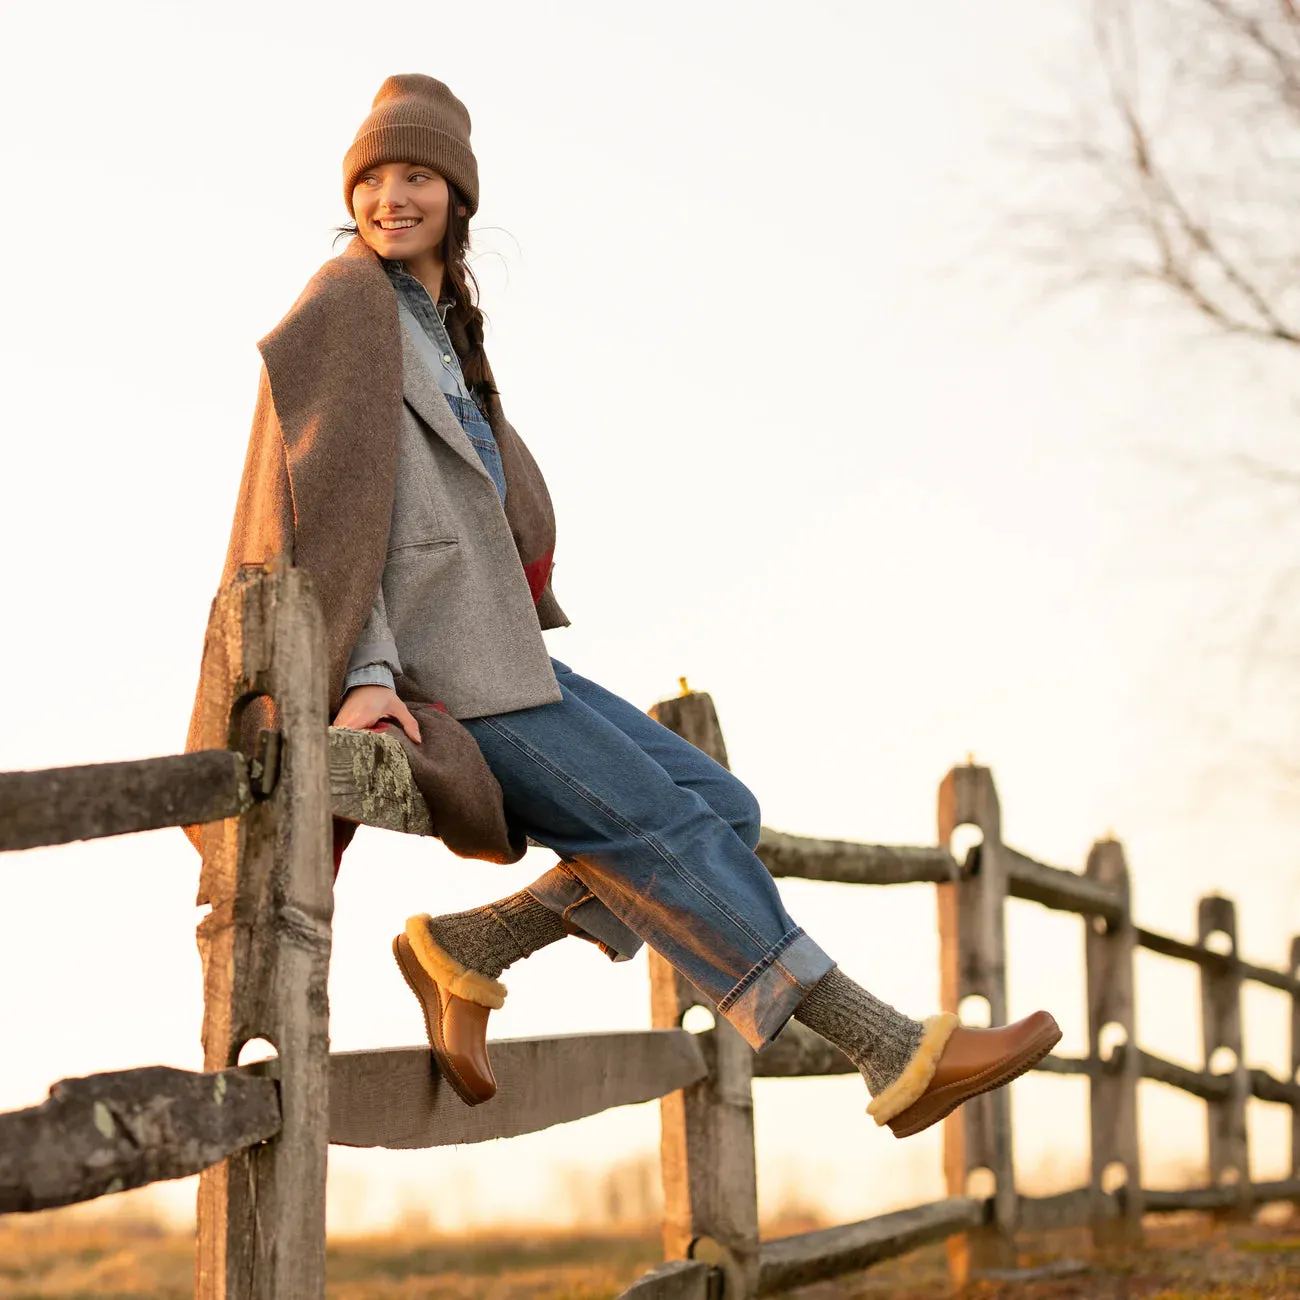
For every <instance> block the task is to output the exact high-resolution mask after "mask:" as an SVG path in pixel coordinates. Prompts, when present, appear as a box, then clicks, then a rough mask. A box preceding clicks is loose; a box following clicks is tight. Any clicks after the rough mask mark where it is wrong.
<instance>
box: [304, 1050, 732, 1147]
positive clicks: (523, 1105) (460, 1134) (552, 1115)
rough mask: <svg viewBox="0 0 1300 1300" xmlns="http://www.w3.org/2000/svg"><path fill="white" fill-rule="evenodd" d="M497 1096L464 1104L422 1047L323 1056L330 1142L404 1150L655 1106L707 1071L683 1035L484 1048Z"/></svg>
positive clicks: (503, 1135) (699, 1054)
mask: <svg viewBox="0 0 1300 1300" xmlns="http://www.w3.org/2000/svg"><path fill="white" fill-rule="evenodd" d="M489 1051H490V1052H491V1055H492V1070H493V1073H494V1074H495V1075H496V1077H497V1083H498V1085H499V1087H498V1092H497V1095H496V1096H495V1097H493V1098H492V1100H491V1101H488V1102H485V1103H484V1104H483V1105H481V1106H466V1105H465V1103H464V1102H463V1101H461V1100H460V1098H459V1097H458V1096H457V1095H456V1094H455V1093H454V1092H452V1090H451V1089H450V1088H449V1087H447V1085H446V1084H445V1083H444V1081H443V1079H442V1078H441V1076H440V1075H439V1074H438V1072H437V1067H436V1066H435V1065H434V1063H433V1055H432V1053H431V1052H430V1051H429V1049H428V1048H427V1047H390V1048H385V1049H383V1050H381V1051H365V1052H334V1053H332V1054H331V1055H330V1128H329V1133H330V1141H331V1142H333V1143H336V1144H338V1145H341V1146H352V1147H389V1148H392V1149H397V1150H406V1149H411V1148H422V1147H441V1146H456V1145H459V1144H460V1143H462V1142H487V1141H491V1140H492V1139H494V1138H508V1137H518V1136H519V1134H521V1133H535V1132H537V1131H538V1130H539V1129H544V1128H550V1127H551V1126H552V1125H554V1124H566V1123H568V1122H569V1121H571V1120H575V1119H582V1118H584V1117H585V1116H587V1115H598V1114H600V1113H601V1112H602V1111H606V1110H610V1109H611V1108H613V1107H615V1106H631V1105H635V1104H636V1103H637V1102H643V1101H652V1100H653V1099H655V1098H656V1097H662V1096H664V1095H665V1094H667V1093H670V1092H672V1091H673V1090H674V1089H676V1088H683V1087H687V1086H689V1085H690V1084H692V1083H695V1082H697V1081H698V1080H700V1079H702V1078H703V1077H704V1075H705V1073H706V1072H707V1066H706V1064H705V1059H704V1055H703V1053H702V1052H701V1050H700V1046H699V1044H698V1042H697V1041H696V1039H695V1035H693V1034H689V1033H687V1032H686V1030H684V1029H672V1030H635V1031H627V1032H618V1033H604V1034H561V1035H557V1036H555V1037H551V1038H503V1039H496V1040H493V1041H492V1042H491V1043H490V1044H489Z"/></svg>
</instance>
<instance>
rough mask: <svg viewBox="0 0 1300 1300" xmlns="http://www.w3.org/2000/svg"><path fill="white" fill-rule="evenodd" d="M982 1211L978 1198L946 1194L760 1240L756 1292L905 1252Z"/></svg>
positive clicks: (970, 1223)
mask: <svg viewBox="0 0 1300 1300" xmlns="http://www.w3.org/2000/svg"><path fill="white" fill-rule="evenodd" d="M985 1213H986V1210H985V1205H984V1203H983V1202H982V1201H977V1200H972V1199H970V1198H968V1197H964V1196H958V1197H949V1198H948V1199H947V1200H944V1201H935V1202H933V1203H932V1204H929V1205H917V1206H914V1207H913V1208H912V1209H908V1210H898V1211H895V1212H894V1213H893V1214H881V1215H878V1216H877V1217H875V1218H872V1219H865V1220H863V1221H862V1222H861V1223H849V1224H845V1225H843V1226H842V1227H838V1228H822V1229H819V1230H818V1231H816V1232H803V1233H800V1234H799V1235H798V1236H794V1237H778V1238H776V1240H774V1241H765V1242H764V1243H763V1246H762V1251H761V1265H760V1269H759V1280H758V1294H759V1295H774V1294H776V1293H777V1292H780V1291H786V1290H789V1289H790V1288H791V1287H796V1286H805V1285H807V1284H808V1283H810V1282H819V1281H823V1280H825V1279H827V1278H833V1277H840V1276H842V1275H843V1274H845V1273H854V1272H857V1271H858V1270H860V1269H864V1268H869V1267H870V1266H871V1265H872V1264H877V1263H879V1262H880V1261H881V1260H882V1259H892V1258H894V1257H895V1256H898V1255H905V1254H907V1252H908V1251H909V1250H915V1249H916V1248H917V1247H918V1246H924V1245H926V1244H927V1243H928V1242H931V1241H941V1240H943V1238H945V1237H951V1236H952V1235H953V1234H954V1233H959V1232H964V1231H968V1230H970V1229H972V1228H976V1227H978V1226H979V1225H980V1224H981V1223H982V1222H983V1221H984V1216H985Z"/></svg>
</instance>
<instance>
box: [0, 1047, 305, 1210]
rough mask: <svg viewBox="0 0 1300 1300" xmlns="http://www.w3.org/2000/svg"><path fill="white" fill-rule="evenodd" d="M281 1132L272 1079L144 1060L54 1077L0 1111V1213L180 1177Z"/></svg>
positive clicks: (68, 1202)
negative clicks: (24, 1102)
mask: <svg viewBox="0 0 1300 1300" xmlns="http://www.w3.org/2000/svg"><path fill="white" fill-rule="evenodd" d="M279 1129H280V1102H279V1098H278V1095H277V1090H276V1087H275V1084H274V1083H272V1082H270V1081H269V1080H266V1079H253V1078H248V1077H247V1076H245V1075H243V1074H241V1073H240V1072H239V1071H238V1070H223V1071H221V1072H220V1073H217V1074H196V1073H194V1072H193V1071H191V1070H175V1069H172V1068H170V1067H169V1066H163V1065H152V1066H146V1067H144V1068H143V1069H139V1070H120V1071H116V1072H114V1073H111V1074H91V1075H87V1076H84V1077H82V1078H76V1079H60V1080H59V1082H58V1083H56V1084H54V1085H53V1086H52V1087H51V1088H50V1095H49V1098H48V1100H46V1101H44V1102H42V1103H41V1104H40V1105H39V1106H32V1107H29V1108H28V1109H27V1110H19V1111H12V1112H10V1113H8V1114H5V1115H0V1214H12V1213H14V1212H15V1211H20V1212H25V1211H29V1210H45V1209H49V1208H50V1207H51V1206H55V1205H72V1204H74V1203H76V1202H78V1201H89V1200H91V1199H92V1198H94V1197H96V1196H104V1195H107V1194H109V1193H111V1192H121V1191H125V1190H126V1189H127V1188H130V1187H143V1186H144V1185H145V1184H146V1183H156V1182H160V1181H162V1180H163V1179H167V1178H185V1177H188V1176H189V1175H190V1174H197V1173H198V1172H199V1171H200V1170H201V1169H206V1168H207V1167H208V1166H209V1165H212V1164H215V1163H216V1162H217V1161H218V1160H221V1159H223V1158H224V1157H226V1156H228V1155H229V1154H230V1153H231V1152H232V1151H238V1150H240V1149H242V1148H243V1147H247V1146H250V1145H251V1144H252V1143H254V1142H262V1141H264V1140H265V1139H267V1138H269V1137H273V1136H274V1135H275V1134H276V1133H278V1132H279Z"/></svg>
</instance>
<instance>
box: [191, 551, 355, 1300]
mask: <svg viewBox="0 0 1300 1300" xmlns="http://www.w3.org/2000/svg"><path fill="white" fill-rule="evenodd" d="M325 671H326V670H325V644H324V630H323V626H322V621H321V615H320V609H319V606H318V605H317V603H316V599H315V596H314V594H313V590H312V585H311V582H310V579H309V578H308V576H307V575H306V574H305V573H304V572H302V571H301V570H298V569H294V568H292V567H289V566H287V565H284V564H280V563H278V564H277V565H276V566H275V567H274V568H273V569H272V570H271V571H266V570H263V569H262V568H261V567H260V566H257V567H251V568H249V567H246V568H243V569H241V570H240V571H239V572H238V573H237V574H236V576H235V578H234V579H233V580H232V581H231V582H230V583H229V584H228V585H227V586H226V587H225V588H224V589H223V590H221V591H220V592H218V593H217V596H216V599H215V600H214V601H213V604H212V614H211V617H210V619H209V623H208V630H207V635H206V638H205V642H204V649H203V664H202V670H201V676H200V682H201V685H200V704H199V728H200V731H199V734H200V739H201V741H202V743H203V744H204V746H205V747H208V748H217V747H219V746H221V745H223V744H226V743H227V742H228V740H229V738H230V737H232V736H239V735H241V732H242V731H244V730H246V729H247V728H246V727H245V723H247V722H248V721H249V720H250V719H254V718H256V716H257V714H256V712H255V711H254V712H248V710H249V708H250V705H252V704H253V703H254V702H256V701H259V699H260V697H269V698H270V699H271V700H272V701H273V702H274V719H275V724H276V725H277V726H278V729H279V732H280V736H281V742H280V764H279V780H278V782H277V784H276V786H275V789H274V790H273V792H272V793H271V795H270V796H269V797H268V798H265V799H262V800H260V801H258V802H256V803H254V804H253V805H252V807H250V808H249V809H248V810H247V811H246V812H245V813H244V814H243V815H242V816H240V817H238V818H228V819H226V820H224V821H221V822H214V823H208V824H207V825H205V826H203V827H202V833H201V840H202V848H203V868H202V872H201V875H200V884H199V896H198V901H199V903H200V904H202V903H208V904H210V905H211V911H210V912H209V913H208V915H207V916H206V917H204V919H203V920H202V921H201V922H200V924H199V928H198V943H199V951H200V954H201V956H202V958H203V969H204V1015H203V1048H204V1065H205V1068H206V1069H208V1070H210V1071H215V1070H223V1069H226V1068H228V1067H230V1066H232V1065H234V1064H235V1063H236V1062H237V1061H238V1058H239V1053H240V1050H241V1048H242V1047H243V1045H244V1044H245V1043H247V1042H249V1041H250V1040H252V1039H255V1038H264V1039H266V1040H267V1041H268V1042H270V1043H271V1044H272V1045H273V1046H274V1047H275V1048H276V1050H277V1051H278V1053H279V1063H280V1077H279V1089H280V1101H281V1113H282V1116H283V1125H282V1128H281V1131H280V1134H279V1136H278V1137H277V1138H276V1139H275V1140H274V1141H273V1142H269V1143H267V1144H265V1145H264V1146H260V1147H256V1148H253V1149H251V1150H249V1151H245V1152H240V1153H238V1154H236V1155H232V1156H231V1157H229V1158H228V1159H227V1160H224V1161H222V1162H221V1163H220V1164H218V1165H216V1166H213V1167H212V1168H210V1169H208V1170H206V1171H204V1173H203V1174H202V1175H201V1176H200V1179H199V1200H198V1241H197V1247H196V1250H195V1294H196V1296H198V1297H199V1300H278V1298H281V1297H285V1296H293V1297H295V1300H299V1298H301V1300H321V1298H322V1297H323V1296H324V1294H325V1163H326V1156H327V1153H328V1140H329V1129H328V1124H329V1107H328V1087H329V1004H328V998H327V993H326V990H327V983H328V976H329V952H330V918H331V915H332V912H333V889H332V880H331V876H332V873H331V851H330V842H331V833H330V809H329V782H328V762H327V734H328V724H327V718H326V712H325V706H326V698H325V697H326V686H325ZM258 707H259V708H260V704H259V706H258ZM245 743H246V742H245Z"/></svg>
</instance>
